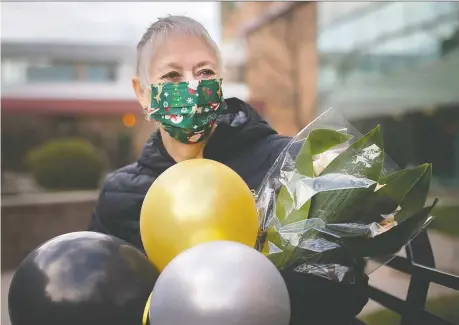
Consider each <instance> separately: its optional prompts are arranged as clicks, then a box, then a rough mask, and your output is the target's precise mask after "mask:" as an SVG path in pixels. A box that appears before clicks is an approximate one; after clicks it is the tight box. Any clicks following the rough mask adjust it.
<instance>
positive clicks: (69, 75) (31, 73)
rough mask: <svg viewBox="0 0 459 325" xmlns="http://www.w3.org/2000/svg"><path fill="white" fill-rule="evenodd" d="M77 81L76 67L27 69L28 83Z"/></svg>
mask: <svg viewBox="0 0 459 325" xmlns="http://www.w3.org/2000/svg"><path fill="white" fill-rule="evenodd" d="M75 80H77V71H76V69H75V66H74V65H54V66H31V67H28V69H27V81H28V82H54V81H57V82H62V81H75Z"/></svg>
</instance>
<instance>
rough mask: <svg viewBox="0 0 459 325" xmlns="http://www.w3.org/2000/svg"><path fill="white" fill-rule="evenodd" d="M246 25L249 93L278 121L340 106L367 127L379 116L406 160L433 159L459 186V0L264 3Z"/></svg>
mask: <svg viewBox="0 0 459 325" xmlns="http://www.w3.org/2000/svg"><path fill="white" fill-rule="evenodd" d="M241 6H244V5H241ZM240 11H241V12H242V11H244V10H243V8H240ZM240 30H241V34H242V38H243V39H244V41H245V46H246V57H247V62H246V64H245V67H246V68H245V72H244V74H245V80H246V82H247V85H248V87H249V93H250V98H252V99H253V100H255V101H260V102H262V103H263V106H264V107H265V116H266V118H267V119H268V120H270V122H271V124H273V125H274V126H275V127H276V129H277V130H278V131H280V132H281V133H284V134H288V135H292V134H295V133H296V132H297V131H298V130H299V129H301V128H302V127H304V126H305V125H306V124H307V123H309V122H310V121H311V120H312V119H313V118H314V117H315V116H317V115H318V114H320V113H321V112H323V111H324V110H326V109H327V108H329V107H334V108H336V109H338V110H339V111H340V112H341V113H342V114H343V115H344V116H345V117H346V118H347V119H348V120H349V121H350V122H351V123H352V124H354V125H355V126H356V127H357V128H358V129H359V130H361V131H362V132H366V131H368V130H369V129H370V128H372V127H374V126H375V125H376V124H380V125H381V127H382V129H383V132H384V135H385V139H384V140H385V144H386V148H387V151H388V154H389V155H390V156H391V157H393V158H394V160H395V161H396V162H397V163H398V164H399V165H400V167H405V166H407V165H411V164H418V163H423V162H432V163H433V164H434V174H435V176H436V178H437V180H440V182H441V183H443V184H445V185H452V186H459V47H458V44H459V5H458V4H457V3H455V2H385V1H384V2H299V3H289V2H286V3H266V4H265V7H264V8H263V10H261V12H260V13H258V14H255V15H254V16H253V17H251V18H250V17H246V21H245V24H243V27H242V28H241V29H240Z"/></svg>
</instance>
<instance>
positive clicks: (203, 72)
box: [198, 69, 215, 76]
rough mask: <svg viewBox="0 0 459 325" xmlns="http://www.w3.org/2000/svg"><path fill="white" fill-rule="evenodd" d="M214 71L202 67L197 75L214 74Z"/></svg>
mask: <svg viewBox="0 0 459 325" xmlns="http://www.w3.org/2000/svg"><path fill="white" fill-rule="evenodd" d="M214 75H215V72H214V71H213V70H211V69H203V70H201V71H199V72H198V76H214Z"/></svg>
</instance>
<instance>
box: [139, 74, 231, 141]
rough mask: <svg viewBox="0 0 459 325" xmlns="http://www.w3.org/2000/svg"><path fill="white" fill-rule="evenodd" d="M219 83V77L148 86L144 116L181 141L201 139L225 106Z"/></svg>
mask: <svg viewBox="0 0 459 325" xmlns="http://www.w3.org/2000/svg"><path fill="white" fill-rule="evenodd" d="M221 82H222V80H221V79H209V80H193V81H183V82H168V83H160V84H158V85H152V86H151V108H150V109H149V110H148V111H147V118H148V119H154V120H156V121H157V122H158V123H159V124H160V125H161V126H162V127H163V129H164V130H165V131H166V132H167V133H168V134H169V135H170V136H172V137H173V138H175V139H177V140H178V141H180V142H182V143H187V144H191V143H198V142H201V141H203V140H204V139H206V138H207V137H208V135H209V133H210V131H211V130H212V126H213V125H214V124H215V120H216V119H217V117H218V116H219V115H220V114H221V113H222V111H224V110H225V109H226V108H227V106H226V103H225V101H224V100H223V94H222V88H221Z"/></svg>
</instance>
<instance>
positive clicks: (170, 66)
mask: <svg viewBox="0 0 459 325" xmlns="http://www.w3.org/2000/svg"><path fill="white" fill-rule="evenodd" d="M170 69H173V70H181V69H182V67H181V66H180V64H178V63H175V62H168V63H165V64H163V65H161V67H160V69H159V71H165V70H170Z"/></svg>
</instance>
